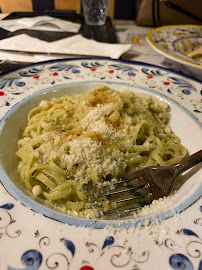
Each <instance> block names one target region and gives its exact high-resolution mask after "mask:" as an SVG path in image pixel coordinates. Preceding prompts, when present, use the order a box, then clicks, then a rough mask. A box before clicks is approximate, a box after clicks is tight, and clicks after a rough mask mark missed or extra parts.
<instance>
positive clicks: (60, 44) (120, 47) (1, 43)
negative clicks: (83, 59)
mask: <svg viewBox="0 0 202 270" xmlns="http://www.w3.org/2000/svg"><path fill="white" fill-rule="evenodd" d="M130 47H131V44H127V45H126V44H109V43H102V42H97V41H95V40H90V39H87V38H84V37H83V36H81V35H75V36H73V37H69V38H64V39H61V40H58V41H54V42H46V41H43V40H39V39H37V38H34V37H30V36H28V35H26V34H22V35H18V36H13V37H10V38H6V39H3V40H0V49H1V50H12V51H23V52H34V53H54V54H68V55H84V56H100V57H110V58H115V59H116V58H119V57H120V56H121V55H122V54H123V53H124V52H126V51H127V50H129V49H130Z"/></svg>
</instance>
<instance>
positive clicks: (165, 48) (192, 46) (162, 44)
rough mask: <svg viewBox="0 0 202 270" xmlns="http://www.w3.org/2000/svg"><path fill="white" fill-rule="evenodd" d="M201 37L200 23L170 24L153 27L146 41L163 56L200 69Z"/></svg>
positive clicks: (201, 63) (201, 65)
mask: <svg viewBox="0 0 202 270" xmlns="http://www.w3.org/2000/svg"><path fill="white" fill-rule="evenodd" d="M201 37H202V29H201V26H200V25H172V26H162V27H158V28H155V29H153V30H152V31H150V32H149V34H148V35H147V41H148V43H149V44H150V45H151V47H152V48H153V49H154V50H156V51H157V52H159V53H160V54H163V55H164V56H165V57H167V58H169V59H171V60H174V61H176V62H179V63H182V64H185V65H188V66H191V67H193V68H197V69H201V68H202V61H201V39H202V38H201Z"/></svg>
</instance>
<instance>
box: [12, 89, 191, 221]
mask: <svg viewBox="0 0 202 270" xmlns="http://www.w3.org/2000/svg"><path fill="white" fill-rule="evenodd" d="M169 118H170V113H169V106H168V104H167V103H165V102H163V101H160V100H159V99H157V98H154V97H153V96H151V95H147V94H141V93H134V92H132V91H129V90H122V91H115V90H112V89H110V88H108V87H105V86H104V87H99V88H97V89H95V90H94V91H92V92H90V93H88V94H81V95H77V96H68V95H67V96H64V97H61V98H57V99H56V98H53V99H52V100H51V101H41V103H40V104H39V106H38V107H36V108H34V109H32V110H31V111H30V112H29V114H28V124H27V126H26V128H25V130H24V132H23V137H22V138H21V139H20V140H19V141H18V151H17V155H18V157H19V166H18V171H19V174H20V177H21V179H22V181H23V182H24V184H25V186H26V188H27V189H28V190H29V191H30V192H31V193H33V194H34V196H39V197H41V198H43V199H45V200H46V202H48V203H51V204H52V205H54V208H55V209H57V210H58V211H62V212H64V213H70V214H73V215H79V216H85V217H92V216H94V215H96V214H97V213H98V212H99V213H101V212H102V211H103V210H106V209H108V208H110V207H111V206H110V205H107V204H105V205H103V208H101V209H98V210H94V209H86V208H85V207H86V206H87V205H88V203H89V202H86V201H84V200H82V199H83V198H84V197H85V196H86V194H84V191H83V190H82V187H84V186H86V185H88V184H92V183H93V184H96V183H100V182H103V181H105V180H106V179H108V178H110V179H112V181H113V180H116V179H117V178H119V177H121V176H123V175H124V174H126V173H130V172H132V171H135V170H139V169H141V168H143V167H146V166H150V165H171V164H174V163H177V162H179V161H180V160H181V159H182V158H183V157H184V156H185V155H186V149H185V148H184V147H183V146H182V145H181V143H180V139H179V138H178V137H177V136H176V135H175V134H174V133H173V132H172V131H171V129H170V127H169ZM107 181H108V180H107ZM109 181H110V180H109Z"/></svg>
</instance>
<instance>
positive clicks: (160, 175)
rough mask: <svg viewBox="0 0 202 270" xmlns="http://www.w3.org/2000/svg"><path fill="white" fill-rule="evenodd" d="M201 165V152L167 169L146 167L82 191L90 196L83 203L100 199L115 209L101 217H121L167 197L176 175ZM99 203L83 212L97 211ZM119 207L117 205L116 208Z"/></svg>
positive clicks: (93, 204) (165, 167)
mask: <svg viewBox="0 0 202 270" xmlns="http://www.w3.org/2000/svg"><path fill="white" fill-rule="evenodd" d="M201 161H202V150H200V151H198V152H197V153H195V154H193V155H190V156H189V157H186V158H184V159H183V160H182V161H181V162H180V163H178V164H176V165H171V166H150V167H146V168H143V169H141V170H139V171H136V172H133V173H130V174H128V175H125V176H124V177H121V178H120V179H119V180H117V182H116V183H115V184H110V182H109V185H107V187H102V185H100V184H99V185H91V186H88V187H84V188H83V190H86V191H89V190H90V191H92V190H94V193H93V195H91V196H87V197H85V198H84V199H85V200H89V201H90V202H92V201H95V199H96V200H97V199H98V201H99V200H100V198H102V197H103V198H104V200H105V201H108V203H109V204H114V205H115V208H114V209H112V210H108V211H106V212H104V215H108V216H110V215H115V214H116V215H122V214H123V213H124V214H127V213H129V212H131V211H134V210H136V209H138V208H141V207H143V206H144V205H148V204H150V203H151V202H152V201H153V200H154V199H159V198H162V197H164V196H168V195H169V194H170V192H171V190H172V188H173V185H174V182H175V180H176V179H177V177H178V176H179V175H181V174H182V173H183V172H185V171H187V170H188V169H190V168H192V167H194V166H195V165H197V164H198V163H200V162H201ZM103 189H104V191H103ZM102 205H103V201H100V202H96V203H92V204H90V205H88V206H87V208H99V207H101V206H102ZM119 205H121V206H120V207H119Z"/></svg>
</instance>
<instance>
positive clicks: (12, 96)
mask: <svg viewBox="0 0 202 270" xmlns="http://www.w3.org/2000/svg"><path fill="white" fill-rule="evenodd" d="M86 81H91V82H103V83H105V82H107V83H113V84H119V83H121V84H123V85H137V86H138V87H141V88H143V89H148V90H149V91H150V92H154V93H160V94H162V95H164V96H166V97H168V98H170V99H171V100H174V101H175V102H176V103H178V104H180V105H181V106H182V107H184V108H185V109H186V110H187V111H189V113H190V114H191V115H192V116H193V117H194V118H195V119H197V121H199V122H202V85H201V83H200V82H198V81H197V80H194V79H191V78H189V77H187V76H182V75H180V74H177V73H175V72H171V71H169V70H166V69H164V68H160V67H156V66H152V65H147V64H143V63H135V62H134V63H133V62H127V61H126V62H124V61H117V60H107V59H70V60H61V61H50V62H45V63H38V64H34V65H31V66H29V67H25V68H22V69H19V70H16V71H15V72H11V73H8V74H3V75H1V76H0V116H1V117H3V116H4V115H5V113H6V112H7V111H8V110H9V109H10V108H11V107H13V106H14V105H15V104H17V103H18V102H20V101H21V100H23V99H24V98H26V97H28V96H31V95H32V94H34V93H36V92H37V91H41V90H42V89H45V88H50V87H51V86H53V85H54V86H60V85H61V86H62V85H65V84H68V83H69V82H71V83H78V82H79V83H82V82H86ZM201 212H202V206H201V200H199V201H197V202H196V203H195V204H194V205H192V206H191V207H190V208H188V209H187V210H186V211H184V212H182V213H181V214H180V216H179V217H178V216H177V217H173V219H172V220H170V221H169V220H165V221H164V222H162V224H158V222H157V224H156V225H155V224H154V225H153V227H151V226H150V227H148V228H131V229H130V230H129V229H120V230H116V229H114V230H112V229H111V228H106V229H104V230H101V229H89V228H76V227H74V226H70V225H68V224H63V223H61V222H58V221H55V220H52V219H50V218H47V217H45V216H43V215H41V214H38V213H35V212H33V211H31V210H30V209H29V208H27V207H25V206H23V205H22V204H20V203H19V202H17V201H16V200H15V199H14V198H13V197H12V196H10V195H9V194H8V193H7V192H6V191H5V189H4V188H3V186H2V185H1V184H0V268H1V267H2V269H5V270H6V269H9V270H17V269H19V270H21V269H26V270H31V269H32V270H38V269H39V270H40V269H42V270H43V269H70V270H72V269H79V270H93V269H96V270H99V269H103V266H104V267H106V269H127V270H147V269H151V268H152V269H187V270H192V269H194V270H201V268H202V261H201V256H202V252H201V247H202V234H201V228H202V217H201ZM173 224H174V227H172V226H173ZM166 228H167V229H166ZM172 228H173V229H172ZM166 230H168V231H169V232H166ZM159 267H160V268H159Z"/></svg>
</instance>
